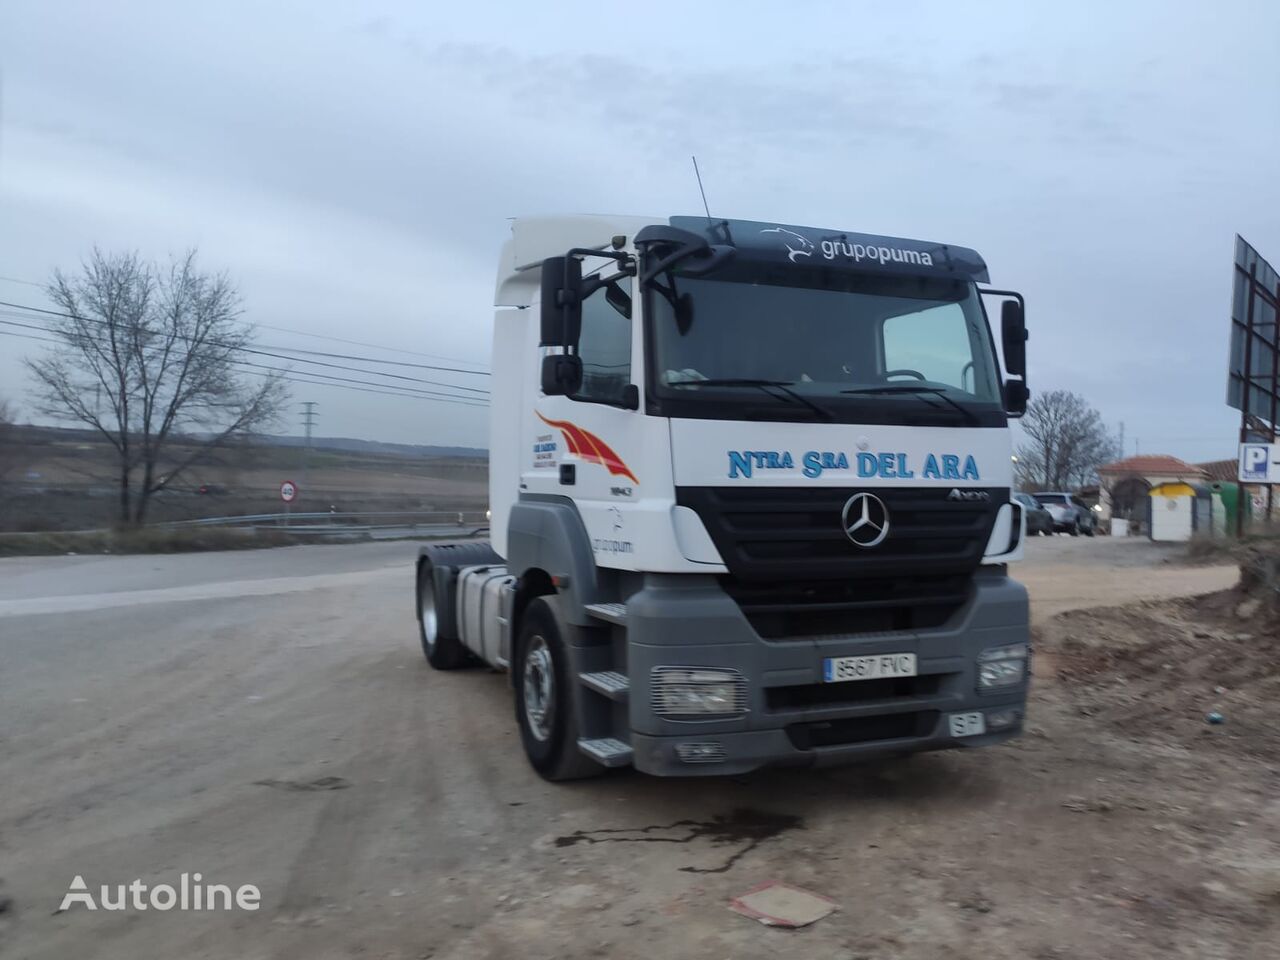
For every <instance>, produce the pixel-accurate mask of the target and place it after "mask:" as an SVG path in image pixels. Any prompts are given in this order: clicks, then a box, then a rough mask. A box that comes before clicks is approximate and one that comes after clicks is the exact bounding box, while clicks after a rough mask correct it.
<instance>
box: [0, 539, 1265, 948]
mask: <svg viewBox="0 0 1280 960" xmlns="http://www.w3.org/2000/svg"><path fill="white" fill-rule="evenodd" d="M415 551H416V547H415V545H414V544H411V543H372V544H357V545H345V546H302V547H289V548H282V549H276V550H264V551H253V552H245V553H219V554H203V555H185V556H165V557H150V556H149V557H52V558H38V559H8V560H0V955H4V956H11V957H24V958H59V960H61V958H67V957H90V956H92V957H98V958H114V957H120V958H130V960H133V958H139V957H148V958H150V957H183V958H193V957H217V958H223V957H227V958H237V960H250V958H257V957H264V958H265V957H282V958H292V957H298V958H302V957H307V958H327V957H361V958H375V957H376V958H382V957H387V958H392V957H394V958H401V957H403V958H420V957H439V958H475V957H494V958H498V957H509V956H510V957H520V958H538V957H548V958H551V957H556V958H561V957H588V956H591V957H595V956H611V957H623V958H631V957H635V958H641V957H643V958H645V960H652V958H655V957H664V958H665V957H670V958H677V957H708V958H722V957H743V958H754V957H761V958H763V957H769V958H773V957H775V956H776V955H777V954H778V953H779V951H787V953H788V954H789V955H795V956H813V957H819V956H821V957H846V958H848V957H868V958H871V957H875V958H879V957H908V958H917V957H918V958H922V960H923V958H930V960H936V958H964V957H974V958H978V957H981V958H1004V957H1007V958H1029V957H1037V958H1057V960H1067V958H1076V957H1079V958H1085V957H1089V958H1093V957H1098V956H1125V957H1128V958H1146V957H1152V958H1154V957H1161V958H1167V957H1200V956H1223V957H1226V956H1232V957H1235V956H1242V957H1249V956H1257V957H1263V956H1272V957H1274V954H1267V953H1265V952H1264V950H1263V948H1264V947H1266V946H1267V945H1268V944H1269V945H1271V946H1273V945H1274V943H1275V942H1276V941H1275V939H1274V930H1273V931H1271V932H1270V933H1268V932H1267V931H1266V930H1263V929H1261V928H1259V926H1258V923H1257V920H1256V916H1255V915H1254V914H1249V915H1248V917H1247V918H1245V919H1242V915H1241V914H1240V912H1239V911H1238V910H1237V911H1236V912H1233V910H1232V903H1233V900H1232V898H1233V897H1235V896H1237V895H1238V896H1246V894H1245V893H1239V890H1240V889H1243V888H1242V887H1241V885H1242V884H1244V883H1245V880H1244V879H1241V878H1242V877H1244V876H1245V874H1246V873H1247V875H1248V877H1250V878H1254V880H1250V881H1249V882H1255V880H1256V877H1257V876H1259V875H1261V876H1262V877H1263V880H1262V881H1257V882H1270V881H1269V880H1268V879H1267V878H1268V877H1270V876H1271V874H1269V873H1267V872H1266V871H1268V870H1272V871H1274V872H1275V876H1277V877H1280V864H1278V863H1277V861H1276V860H1275V859H1274V857H1275V853H1274V848H1273V847H1266V848H1265V849H1264V848H1263V847H1262V846H1260V842H1255V840H1256V836H1255V834H1256V833H1257V832H1259V831H1263V830H1264V826H1263V825H1264V824H1265V823H1267V822H1268V821H1267V817H1270V822H1271V823H1273V824H1274V822H1275V813H1276V809H1275V804H1274V801H1273V800H1272V799H1270V798H1271V797H1274V796H1275V795H1276V794H1275V792H1274V790H1272V791H1271V792H1270V794H1269V795H1268V794H1267V792H1266V791H1262V790H1252V789H1241V788H1239V787H1237V788H1235V789H1233V788H1232V787H1230V786H1228V787H1227V788H1226V790H1225V791H1224V792H1223V795H1222V796H1218V797H1217V798H1216V799H1212V796H1215V795H1214V794H1212V791H1210V793H1206V792H1205V791H1206V790H1210V788H1211V787H1215V786H1216V785H1217V784H1221V783H1223V782H1224V781H1223V778H1224V777H1232V776H1234V774H1233V772H1232V770H1231V769H1228V768H1221V769H1219V768H1211V769H1208V768H1203V767H1199V766H1197V765H1196V764H1194V763H1193V762H1192V758H1190V757H1187V756H1183V755H1178V754H1176V753H1170V752H1169V751H1168V750H1164V749H1163V748H1156V747H1153V746H1152V745H1151V744H1149V743H1145V742H1142V741H1136V740H1132V739H1130V738H1128V737H1125V736H1124V735H1123V734H1120V733H1117V732H1115V731H1114V730H1111V729H1108V728H1105V727H1103V726H1101V725H1099V724H1096V723H1094V722H1093V721H1091V720H1090V718H1088V717H1084V716H1080V715H1079V714H1078V713H1076V712H1075V711H1074V710H1073V709H1072V708H1071V706H1070V704H1069V703H1068V702H1067V701H1066V700H1065V699H1064V698H1063V697H1062V696H1061V693H1062V691H1060V690H1055V689H1054V687H1055V685H1056V682H1055V681H1053V680H1048V679H1043V680H1038V681H1037V682H1038V690H1037V692H1036V693H1035V694H1034V695H1033V704H1032V718H1031V727H1032V732H1031V734H1029V735H1028V736H1026V737H1024V738H1022V739H1021V740H1018V741H1016V742H1014V743H1013V744H1010V745H1008V746H1006V747H1000V748H995V749H991V750H984V751H964V752H960V751H952V752H948V753H944V754H931V755H926V756H919V757H915V758H912V759H909V760H906V761H898V762H893V763H886V764H877V765H873V766H864V767H855V768H848V769H839V770H834V771H833V770H824V771H788V772H785V773H768V774H759V775H755V776H751V777H745V778H736V779H733V780H688V781H664V780H657V779H650V778H646V777H643V776H640V775H637V774H634V773H631V772H622V773H620V774H617V775H611V776H608V777H604V778H601V779H599V780H593V781H584V782H579V783H573V784H568V785H561V786H553V785H550V784H547V783H545V782H543V781H542V780H540V779H539V778H538V777H537V776H536V775H535V774H533V772H532V771H531V770H530V769H529V768H528V766H527V765H526V763H525V761H524V758H523V755H522V754H521V751H520V746H519V739H518V736H517V733H516V728H515V724H514V720H513V718H512V711H511V701H510V696H509V692H508V689H507V686H506V681H505V678H503V677H502V676H500V675H496V674H493V673H490V672H487V671H484V670H471V671H464V672H461V673H455V674H448V675H447V674H439V673H434V672H432V671H431V670H430V669H429V668H428V667H427V666H426V664H425V663H424V662H423V660H422V657H421V653H420V650H419V648H418V646H417V639H416V634H415V627H414V623H413V615H412V606H411V603H412V597H411V592H410V587H411V559H412V557H413V555H414V554H415ZM1168 559H1169V553H1168V551H1162V550H1159V549H1157V548H1155V547H1153V546H1152V545H1151V544H1148V543H1145V542H1141V541H1111V540H1108V539H1103V538H1099V539H1095V540H1086V539H1083V538H1081V539H1079V540H1071V539H1068V538H1063V537H1058V538H1051V539H1044V540H1036V541H1032V542H1031V543H1030V544H1029V557H1028V559H1027V561H1025V562H1024V563H1023V564H1022V566H1021V567H1020V568H1019V569H1018V571H1017V573H1018V575H1019V576H1020V577H1021V578H1022V579H1023V580H1024V581H1025V582H1027V583H1028V584H1029V585H1030V587H1031V590H1032V594H1033V598H1034V599H1033V603H1034V611H1035V616H1036V618H1037V620H1038V621H1040V622H1043V620H1044V618H1045V617H1047V616H1049V615H1050V614H1053V613H1057V612H1059V611H1062V610H1066V609H1069V608H1071V607H1079V606H1093V605H1098V604H1113V603H1123V602H1126V601H1128V600H1131V599H1133V598H1135V597H1158V596H1175V595H1181V594H1189V593H1196V592H1208V591H1211V590H1217V589H1222V588H1224V587H1226V586H1229V585H1230V584H1231V583H1232V582H1233V580H1234V576H1235V574H1234V570H1233V569H1231V568H1223V567H1198V568H1196V567H1186V566H1181V565H1178V564H1174V563H1170V562H1168ZM1224 762H1225V761H1224ZM1238 762H1244V761H1238ZM1235 774H1239V771H1238V770H1237V771H1235ZM1208 778H1212V782H1211V783H1207V782H1206V780H1207V779H1208ZM1104 794H1105V796H1106V797H1108V798H1110V799H1107V800H1106V801H1105V803H1102V802H1100V801H1097V799H1096V798H1098V797H1100V796H1102V795H1104ZM1179 797H1183V798H1184V799H1185V801H1186V803H1188V804H1190V803H1191V802H1193V801H1194V802H1195V803H1198V804H1205V803H1208V804H1209V805H1210V807H1211V808H1212V810H1211V812H1212V813H1213V817H1212V823H1213V824H1215V825H1216V828H1215V831H1214V832H1211V834H1209V836H1210V837H1211V839H1212V851H1213V852H1211V851H1210V850H1209V849H1208V848H1206V847H1205V846H1204V843H1203V839H1197V838H1196V837H1195V836H1187V835H1185V833H1184V832H1183V828H1182V827H1180V826H1178V823H1181V821H1179V822H1178V823H1173V821H1174V820H1176V818H1173V820H1171V818H1170V816H1169V815H1167V814H1165V813H1162V814H1160V815H1158V816H1157V815H1156V813H1155V812H1153V811H1155V810H1156V809H1157V808H1156V801H1157V799H1158V800H1159V801H1160V803H1165V804H1167V803H1175V804H1176V803H1177V802H1178V798H1179ZM1206 797H1210V799H1206ZM1073 798H1074V799H1073ZM1079 798H1084V799H1083V800H1080V799H1079ZM1161 809H1163V808H1161ZM1198 809H1201V808H1198ZM1099 811H1101V812H1099ZM1170 823H1173V826H1170ZM1268 851H1269V852H1268ZM1251 857H1252V858H1253V860H1252V861H1251V860H1250V858H1251ZM1267 857H1270V858H1271V859H1266V858H1267ZM1232 863H1234V864H1236V868H1235V869H1237V872H1238V873H1239V876H1236V875H1235V874H1232V873H1231V869H1232V868H1231V866H1230V864H1232ZM1199 866H1204V870H1202V871H1201V872H1203V873H1204V876H1203V877H1199V878H1197V879H1196V880H1195V882H1194V883H1193V882H1192V881H1191V880H1190V879H1188V880H1187V882H1188V883H1189V884H1191V886H1190V887H1188V888H1187V890H1183V892H1182V893H1177V892H1176V891H1173V890H1172V888H1170V887H1169V883H1170V878H1171V877H1179V876H1181V877H1182V878H1183V879H1186V878H1188V877H1189V876H1190V873H1191V872H1194V871H1196V870H1197V869H1199ZM1210 867H1211V868H1212V869H1210ZM184 871H185V872H190V873H194V872H199V873H201V874H202V875H203V877H204V878H205V881H206V882H219V883H225V884H229V885H232V886H239V885H241V884H248V883H251V884H254V885H256V886H257V887H258V888H259V889H260V890H261V898H262V902H261V908H260V909H259V910H257V911H256V912H243V911H236V912H225V913H224V912H213V913H207V912H206V913H191V912H188V913H179V912H177V911H172V912H168V913H160V912H156V911H154V910H148V911H142V912H139V911H120V912H107V911H98V912H90V911H88V910H86V909H83V908H82V907H80V906H76V907H73V908H72V909H71V910H69V911H67V912H64V913H56V912H55V911H56V910H57V908H58V905H59V904H60V902H61V900H62V897H63V894H64V893H66V891H67V889H68V885H69V884H70V882H71V880H72V878H73V877H75V876H76V875H81V876H83V877H84V879H85V881H86V882H87V883H88V885H89V886H90V887H91V888H95V889H96V887H97V885H100V884H113V885H114V884H121V883H124V884H127V883H129V882H130V881H132V880H133V879H135V878H140V879H142V880H143V881H144V882H147V883H152V884H154V883H176V882H177V879H178V876H179V874H180V873H182V872H184ZM1250 871H1252V872H1250ZM1259 871H1261V874H1259ZM775 878H776V879H782V880H787V881H790V882H793V883H796V884H799V885H801V886H804V887H807V888H809V889H812V890H814V891H816V892H819V893H823V894H825V895H827V896H830V897H831V898H832V899H834V900H835V901H836V902H837V903H838V904H839V905H840V909H839V910H838V911H837V912H836V913H834V914H832V915H831V916H829V917H827V918H826V919H824V920H822V921H820V922H818V923H817V924H815V925H814V926H812V927H809V928H806V929H804V930H801V931H798V932H794V933H789V932H784V931H779V930H773V929H768V928H766V927H763V926H761V925H759V924H757V923H754V922H752V921H750V920H747V919H745V918H743V917H740V916H737V915H736V914H733V913H731V912H730V911H729V910H728V909H726V903H727V901H728V899H729V898H730V897H731V896H734V895H736V894H739V893H742V892H744V891H746V890H747V889H748V888H750V887H752V886H754V885H756V884H757V883H759V882H761V881H764V880H768V879H775ZM1201 881H1203V882H1201ZM1215 884H1216V886H1215ZM1277 884H1278V885H1277V887H1276V896H1277V898H1280V881H1277ZM1177 889H1178V890H1182V887H1178V888H1177ZM1153 890H1155V891H1162V892H1160V895H1159V896H1158V897H1155V900H1156V901H1157V907H1151V906H1150V902H1151V897H1152V896H1154V895H1153V894H1150V891H1153ZM1143 891H1148V892H1143ZM1188 891H1189V892H1188ZM1139 894H1140V898H1139V899H1137V900H1135V899H1134V897H1135V896H1136V895H1139ZM1277 902H1278V903H1280V899H1278V901H1277ZM1249 918H1252V919H1249ZM1250 923H1252V926H1250ZM1219 944H1221V945H1222V946H1221V947H1220V948H1218V946H1217V945H1219ZM1226 944H1232V945H1233V946H1231V947H1230V948H1228V947H1227V946H1226ZM1255 945H1256V950H1257V952H1256V953H1255V952H1251V951H1253V950H1254V949H1255Z"/></svg>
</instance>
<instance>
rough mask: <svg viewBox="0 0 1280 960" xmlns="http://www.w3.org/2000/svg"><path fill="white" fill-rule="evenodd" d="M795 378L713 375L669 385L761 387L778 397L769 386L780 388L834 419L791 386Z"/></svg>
mask: <svg viewBox="0 0 1280 960" xmlns="http://www.w3.org/2000/svg"><path fill="white" fill-rule="evenodd" d="M795 382H796V381H794V380H759V379H754V378H752V377H711V378H709V379H706V380H681V381H680V382H678V383H669V384H667V386H669V387H690V386H698V387H759V388H760V389H761V390H763V391H764V392H765V393H768V394H769V396H771V397H774V398H776V397H777V394H774V393H769V388H770V387H774V388H776V389H778V390H780V391H781V392H782V393H783V394H784V395H785V396H787V397H790V398H791V399H792V400H794V401H795V402H796V403H799V404H801V405H803V406H806V407H808V408H809V409H810V410H812V411H813V412H814V413H816V414H817V415H818V416H820V417H822V418H823V419H824V420H834V419H835V418H836V417H835V414H833V413H832V412H831V411H830V410H828V409H827V408H826V407H823V406H820V405H819V404H817V403H815V402H814V401H813V400H810V399H809V398H808V397H806V396H805V395H804V394H802V393H797V392H796V391H794V390H792V389H791V388H792V387H793V386H794V385H795Z"/></svg>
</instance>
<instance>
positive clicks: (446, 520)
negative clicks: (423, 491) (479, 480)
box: [152, 510, 489, 527]
mask: <svg viewBox="0 0 1280 960" xmlns="http://www.w3.org/2000/svg"><path fill="white" fill-rule="evenodd" d="M392 520H395V521H397V522H389V521H392ZM317 521H319V522H323V523H324V524H326V525H328V526H352V527H378V526H383V527H415V526H459V527H466V526H475V525H481V526H483V525H485V524H487V523H488V522H489V521H488V519H487V518H486V517H485V515H484V514H483V513H480V512H479V511H476V510H430V511H413V510H372V511H359V512H346V513H343V512H338V511H331V510H320V511H315V512H302V511H289V512H285V513H253V514H245V515H241V516H229V517H198V518H196V519H194V520H165V521H161V522H159V523H155V524H152V525H153V526H156V527H235V526H285V525H289V526H292V525H294V524H295V523H301V524H314V523H316V522H317ZM379 521H381V522H379Z"/></svg>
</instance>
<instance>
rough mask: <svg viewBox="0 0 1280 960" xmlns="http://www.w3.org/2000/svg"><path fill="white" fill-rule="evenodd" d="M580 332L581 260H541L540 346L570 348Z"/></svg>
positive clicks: (571, 258) (575, 342) (563, 258)
mask: <svg viewBox="0 0 1280 960" xmlns="http://www.w3.org/2000/svg"><path fill="white" fill-rule="evenodd" d="M581 332H582V261H581V260H579V259H578V258H577V257H547V259H545V260H543V261H542V334H541V337H540V345H541V346H544V347H571V346H574V345H576V344H577V342H578V336H579V334H581Z"/></svg>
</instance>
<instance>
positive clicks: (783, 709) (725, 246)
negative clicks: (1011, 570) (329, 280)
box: [417, 217, 1030, 780]
mask: <svg viewBox="0 0 1280 960" xmlns="http://www.w3.org/2000/svg"><path fill="white" fill-rule="evenodd" d="M987 282H988V276H987V267H986V265H985V264H984V263H983V261H982V258H981V257H979V256H978V254H977V253H975V252H974V251H973V250H969V249H967V248H965V247H956V246H951V245H948V244H939V243H928V242H923V241H919V240H906V239H901V238H897V237H882V236H869V235H866V234H858V233H848V232H843V231H839V230H819V229H814V228H809V227H799V226H791V225H781V224H775V223H756V222H748V221H737V220H719V219H712V218H707V217H671V218H670V219H663V218H633V217H549V218H531V219H518V220H515V221H513V223H512V229H511V237H510V239H509V240H508V241H507V242H506V244H505V245H504V247H503V250H502V257H501V262H500V264H499V268H498V281H497V293H496V304H497V311H496V314H495V318H494V330H493V364H492V373H493V377H492V380H493V383H492V398H491V401H490V434H489V465H490V469H489V498H490V506H491V510H492V542H491V543H483V542H468V543H457V544H436V545H431V546H426V547H423V548H422V550H421V553H420V556H419V558H418V568H417V613H418V620H419V622H420V624H421V640H422V646H423V651H424V652H425V654H426V657H427V660H428V661H430V663H431V665H432V666H434V667H437V668H439V669H450V668H455V667H461V666H464V665H466V664H468V663H474V662H477V661H480V662H483V663H487V664H489V665H490V666H493V667H498V668H502V669H506V670H509V671H510V677H511V687H512V690H513V693H514V699H515V713H516V720H517V723H518V724H519V727H520V735H521V739H522V741H523V744H524V749H525V751H526V753H527V754H528V758H529V760H530V762H531V763H532V764H533V766H534V768H535V769H536V770H537V771H538V772H539V773H540V774H541V775H542V776H544V777H546V778H548V779H551V780H562V779H569V778H573V777H581V776H588V775H590V774H592V773H597V772H600V771H602V770H604V769H605V768H606V767H617V766H624V765H628V764H631V765H634V766H635V767H636V768H637V769H639V770H642V771H644V772H646V773H651V774H658V775H667V776H677V775H678V776H684V775H694V774H704V775H705V774H736V773H742V772H744V771H747V770H752V769H756V768H759V767H764V766H785V765H803V764H829V763H840V762H847V761H851V760H857V759H860V758H866V757H873V756H883V755H891V754H900V753H909V752H913V751H920V750H936V749H941V748H946V747H974V746H987V745H990V744H994V743H999V742H1001V741H1003V740H1007V739H1009V738H1010V737H1013V736H1015V735H1017V734H1018V733H1019V732H1020V730H1021V728H1022V724H1023V715H1024V709H1025V705H1026V695H1027V682H1028V673H1029V671H1028V667H1029V656H1030V649H1029V626H1028V607H1027V594H1026V591H1025V590H1024V588H1023V587H1022V586H1021V585H1020V584H1018V583H1017V582H1015V581H1014V580H1012V579H1010V577H1009V575H1008V566H1007V565H1008V563H1009V562H1010V561H1012V560H1016V559H1018V558H1019V557H1020V556H1021V550H1022V540H1023V537H1024V534H1025V518H1024V517H1023V514H1022V508H1021V507H1020V506H1019V505H1018V504H1017V503H1013V502H1011V499H1010V489H1011V480H1012V475H1011V474H1012V464H1011V456H1010V453H1011V443H1010V435H1009V418H1010V417H1017V416H1020V415H1021V414H1022V412H1023V411H1024V409H1025V407H1026V401H1027V396H1028V393H1027V387H1026V375H1025V369H1026V348H1025V340H1026V326H1025V320H1024V306H1023V301H1022V298H1021V296H1019V295H1018V294H1016V293H1013V292H1011V291H999V290H990V289H984V288H983V287H981V286H979V284H986V283H987ZM988 296H990V297H993V298H998V300H997V299H992V300H991V302H992V303H993V305H994V303H996V302H1001V309H1000V330H999V336H1000V341H1001V351H1000V352H999V354H998V353H997V350H996V344H995V338H994V337H993V336H992V332H991V327H990V325H989V324H988V319H987V312H986V309H985V307H984V303H983V299H984V297H988ZM1000 356H1002V357H1003V366H1004V369H1003V373H1002V371H1001V365H1000V360H999V357H1000Z"/></svg>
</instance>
